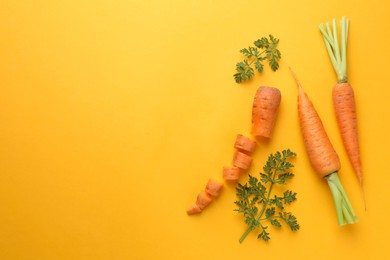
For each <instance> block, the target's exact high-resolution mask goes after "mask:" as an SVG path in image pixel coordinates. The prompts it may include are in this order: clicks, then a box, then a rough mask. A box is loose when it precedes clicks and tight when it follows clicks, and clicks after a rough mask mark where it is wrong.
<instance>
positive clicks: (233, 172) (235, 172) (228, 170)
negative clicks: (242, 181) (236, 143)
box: [223, 166, 240, 181]
mask: <svg viewBox="0 0 390 260" xmlns="http://www.w3.org/2000/svg"><path fill="white" fill-rule="evenodd" d="M223 178H224V179H225V180H227V181H237V180H238V179H239V178H240V168H238V167H236V166H224V167H223Z"/></svg>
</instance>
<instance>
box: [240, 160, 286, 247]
mask: <svg viewBox="0 0 390 260" xmlns="http://www.w3.org/2000/svg"><path fill="white" fill-rule="evenodd" d="M279 165H280V163H279V164H278V166H277V167H279ZM277 167H275V170H274V172H273V173H272V181H271V184H270V186H269V192H268V195H267V199H266V200H264V201H263V207H262V208H261V210H260V212H259V214H258V215H257V217H256V221H261V220H262V219H261V216H262V215H263V214H264V211H265V209H266V207H267V206H268V203H269V198H270V196H271V192H272V187H273V185H274V180H275V176H276V168H277ZM253 229H254V227H253V226H249V227H248V228H247V230H246V231H245V232H244V234H242V236H241V237H240V239H239V241H240V243H242V242H243V241H244V239H245V238H246V236H247V235H248V234H249V233H250V232H251V231H252V230H253Z"/></svg>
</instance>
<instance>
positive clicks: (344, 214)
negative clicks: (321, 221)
mask: <svg viewBox="0 0 390 260" xmlns="http://www.w3.org/2000/svg"><path fill="white" fill-rule="evenodd" d="M325 179H326V180H327V181H328V185H329V188H330V191H331V192H332V195H333V200H334V203H335V207H336V214H337V221H338V224H339V225H340V226H343V225H345V224H353V223H356V222H358V221H359V219H358V218H357V217H356V214H355V211H354V210H353V208H352V205H351V202H350V201H349V199H348V196H347V194H346V192H345V190H344V187H343V185H342V184H341V182H340V179H339V176H338V174H337V172H334V173H331V174H329V175H328V176H326V177H325Z"/></svg>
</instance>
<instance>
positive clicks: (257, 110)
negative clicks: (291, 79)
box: [251, 87, 281, 138]
mask: <svg viewBox="0 0 390 260" xmlns="http://www.w3.org/2000/svg"><path fill="white" fill-rule="evenodd" d="M280 101H281V94H280V91H279V89H277V88H273V87H259V88H258V89H257V91H256V95H255V98H254V100H253V107H252V130H251V133H252V135H253V136H255V137H256V138H261V137H265V138H270V137H271V133H272V129H273V127H274V125H275V121H276V116H277V112H278V109H279V105H280Z"/></svg>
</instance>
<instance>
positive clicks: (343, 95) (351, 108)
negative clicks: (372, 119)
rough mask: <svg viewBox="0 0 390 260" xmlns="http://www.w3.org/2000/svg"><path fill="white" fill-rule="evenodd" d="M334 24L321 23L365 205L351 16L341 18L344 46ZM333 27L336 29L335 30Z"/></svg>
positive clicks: (346, 139)
mask: <svg viewBox="0 0 390 260" xmlns="http://www.w3.org/2000/svg"><path fill="white" fill-rule="evenodd" d="M332 22H333V28H331V26H330V24H329V23H326V28H325V26H324V25H323V24H321V25H320V26H319V28H320V31H321V33H322V35H323V38H324V41H325V44H326V47H327V50H328V54H329V57H330V59H331V61H332V65H333V68H334V71H335V72H336V74H337V80H338V82H337V84H336V85H335V86H334V87H333V90H332V97H333V106H334V110H335V114H336V118H337V123H338V126H339V130H340V134H341V138H342V140H343V145H344V148H345V150H346V152H347V155H348V158H349V160H350V162H351V165H352V168H353V170H354V172H355V174H356V176H357V177H358V180H359V183H360V187H361V189H362V192H363V200H364V206H366V199H365V195H364V189H363V176H362V166H361V160H360V147H359V140H358V139H359V138H358V128H357V119H356V118H357V117H356V105H355V95H354V91H353V89H352V86H351V84H349V83H348V75H347V43H348V29H349V20H348V19H346V18H345V17H342V18H341V21H340V46H339V40H338V32H337V26H336V20H335V19H333V21H332ZM332 29H333V30H332Z"/></svg>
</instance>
